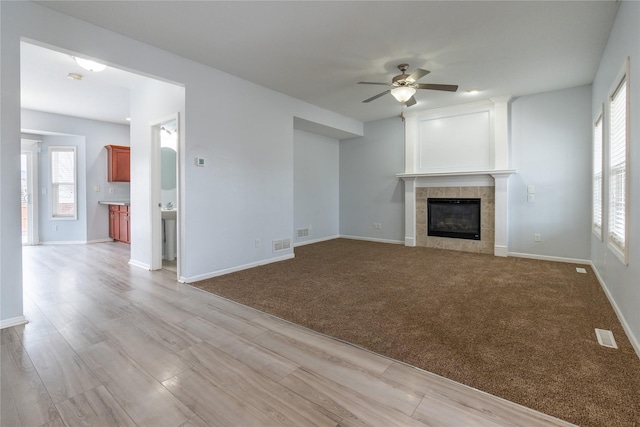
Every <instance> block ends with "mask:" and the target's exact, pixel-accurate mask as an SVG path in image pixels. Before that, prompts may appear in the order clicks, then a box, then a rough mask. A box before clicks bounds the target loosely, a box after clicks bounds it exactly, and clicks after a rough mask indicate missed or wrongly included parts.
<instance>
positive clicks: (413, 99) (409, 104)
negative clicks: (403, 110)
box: [404, 96, 418, 107]
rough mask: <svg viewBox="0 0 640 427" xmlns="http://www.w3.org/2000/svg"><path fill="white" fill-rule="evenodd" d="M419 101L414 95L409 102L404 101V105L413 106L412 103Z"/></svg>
mask: <svg viewBox="0 0 640 427" xmlns="http://www.w3.org/2000/svg"><path fill="white" fill-rule="evenodd" d="M417 102H418V101H416V97H415V96H412V97H411V98H409V100H408V101H407V102H405V103H404V105H406V106H407V107H411V106H412V105H416V103H417Z"/></svg>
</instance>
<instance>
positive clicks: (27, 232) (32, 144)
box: [20, 139, 40, 245]
mask: <svg viewBox="0 0 640 427" xmlns="http://www.w3.org/2000/svg"><path fill="white" fill-rule="evenodd" d="M39 142H40V141H36V140H30V139H22V140H21V152H20V223H21V231H22V244H23V245H37V244H38V240H39V239H38V192H37V191H36V188H37V182H38V143H39Z"/></svg>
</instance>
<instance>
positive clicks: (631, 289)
mask: <svg viewBox="0 0 640 427" xmlns="http://www.w3.org/2000/svg"><path fill="white" fill-rule="evenodd" d="M638 22H640V3H638V2H632V1H624V2H622V3H621V4H620V8H619V9H618V14H617V16H616V21H615V24H614V26H613V29H612V30H611V34H610V35H609V40H608V42H607V47H606V49H605V52H604V54H603V56H602V59H601V61H600V66H599V68H598V71H597V73H596V77H595V79H594V82H593V93H592V99H591V117H590V118H591V119H593V120H595V118H596V115H597V114H598V111H600V108H601V106H602V104H603V103H606V102H607V99H608V94H609V90H610V88H611V86H612V85H613V84H614V80H615V78H616V75H617V74H618V72H619V71H620V69H621V68H622V66H623V64H624V61H625V59H626V58H627V57H630V64H631V70H630V73H629V74H630V75H629V81H628V84H629V86H630V88H631V99H630V109H631V110H630V117H631V119H630V120H631V122H630V137H631V143H630V153H629V154H630V156H629V159H628V170H627V173H629V200H628V203H629V212H630V216H629V218H628V220H629V241H628V242H627V243H628V245H629V265H628V266H625V265H623V264H622V263H621V262H620V261H619V259H618V258H617V257H616V256H615V255H613V253H612V252H611V251H610V250H609V249H608V248H607V244H606V242H603V241H600V240H599V239H598V238H597V237H596V236H595V235H594V234H592V233H591V234H590V235H591V241H590V243H591V244H590V247H591V261H592V262H593V265H594V266H595V268H596V271H597V273H598V275H599V276H600V279H601V280H602V281H603V282H604V285H605V289H606V291H607V293H608V295H609V297H610V299H612V302H613V305H614V308H615V309H616V311H617V312H618V316H619V317H620V318H621V320H622V324H623V326H624V327H625V330H626V332H627V335H628V336H629V337H630V338H631V341H632V344H634V347H635V350H636V353H637V354H638V355H639V356H640V280H639V279H638V278H639V277H640V214H639V212H640V167H639V165H640V119H639V116H638V113H639V112H640V92H638V90H637V88H639V87H640V27H638ZM605 129H608V121H607V119H606V118H605ZM605 135H606V132H605ZM607 147H608V145H607V137H606V136H605V150H604V151H605V161H606V159H607V157H606V151H607ZM605 165H606V162H605ZM607 184H608V181H607V180H606V179H605V189H606V188H607ZM604 201H605V209H604V212H603V224H605V226H604V227H605V228H604V230H603V234H605V235H606V233H607V228H606V224H607V218H608V215H607V208H606V206H607V202H608V197H607V195H606V191H605V194H604Z"/></svg>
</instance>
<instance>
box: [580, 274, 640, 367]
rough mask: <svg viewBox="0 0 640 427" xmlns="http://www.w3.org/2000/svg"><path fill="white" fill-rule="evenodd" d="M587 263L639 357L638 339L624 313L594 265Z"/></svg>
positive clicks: (639, 341) (639, 342)
mask: <svg viewBox="0 0 640 427" xmlns="http://www.w3.org/2000/svg"><path fill="white" fill-rule="evenodd" d="M589 265H590V266H591V269H592V270H593V272H594V273H595V275H596V278H597V279H598V282H599V283H600V287H601V288H602V290H603V291H604V294H605V295H606V296H607V299H608V300H609V303H610V304H611V307H613V311H614V312H615V313H616V316H618V320H619V321H620V324H621V325H622V329H624V332H625V334H627V338H628V339H629V342H630V343H631V346H632V347H633V349H634V350H635V352H636V355H637V356H638V358H640V340H639V339H638V337H637V336H635V334H634V333H633V330H632V329H631V327H630V326H629V323H627V319H625V317H624V314H622V311H621V310H620V307H618V304H617V303H616V300H615V299H613V295H611V292H609V288H607V284H606V283H605V282H604V280H603V279H602V276H600V273H598V270H597V269H596V266H595V265H594V264H593V263H592V262H589Z"/></svg>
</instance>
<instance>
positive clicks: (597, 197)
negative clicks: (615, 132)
mask: <svg viewBox="0 0 640 427" xmlns="http://www.w3.org/2000/svg"><path fill="white" fill-rule="evenodd" d="M603 196H604V106H601V107H600V112H599V113H598V118H597V119H596V120H595V121H594V122H593V169H592V207H591V209H592V221H591V229H592V231H593V234H595V235H596V236H597V237H598V239H599V240H600V241H602V236H603V233H602V228H603V224H604V216H603V215H604V197H603Z"/></svg>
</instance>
